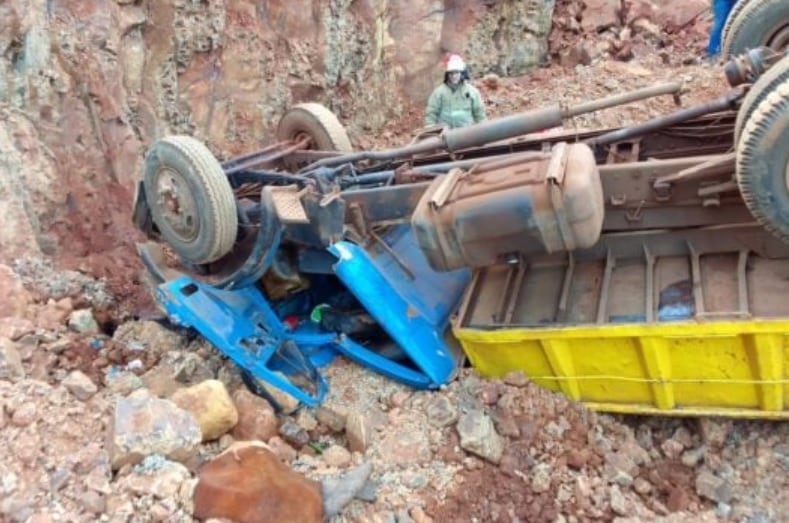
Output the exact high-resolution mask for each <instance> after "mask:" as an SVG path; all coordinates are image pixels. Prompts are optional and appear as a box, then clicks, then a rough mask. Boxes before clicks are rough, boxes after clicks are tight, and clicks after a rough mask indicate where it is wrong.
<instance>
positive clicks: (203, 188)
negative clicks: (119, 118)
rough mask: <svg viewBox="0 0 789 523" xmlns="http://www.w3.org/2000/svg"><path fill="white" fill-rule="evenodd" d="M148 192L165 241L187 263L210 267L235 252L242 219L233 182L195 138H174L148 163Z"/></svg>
mask: <svg viewBox="0 0 789 523" xmlns="http://www.w3.org/2000/svg"><path fill="white" fill-rule="evenodd" d="M143 186H144V189H145V196H146V199H147V203H148V207H149V208H150V211H151V217H152V219H153V222H154V223H155V224H156V226H157V228H158V229H159V231H160V233H161V236H162V238H163V239H164V240H165V241H166V242H167V243H168V244H169V245H170V247H172V249H173V250H174V251H175V252H176V253H177V254H178V255H179V256H181V257H182V258H184V259H185V260H187V261H189V262H191V263H195V264H204V263H210V262H213V261H216V260H218V259H219V258H221V257H223V256H224V255H225V254H227V253H228V252H230V250H231V249H232V248H233V244H234V243H235V241H236V234H237V230H238V214H237V211H236V201H235V196H234V194H233V189H232V187H231V186H230V182H229V181H228V179H227V176H225V173H224V171H223V170H222V166H221V165H220V164H219V162H218V161H217V159H216V158H215V157H214V155H213V154H211V151H209V150H208V148H207V147H206V146H205V145H204V144H203V143H202V142H200V141H198V140H196V139H194V138H192V137H190V136H169V137H166V138H163V139H161V140H158V141H157V142H156V143H154V144H153V146H152V147H151V149H150V150H149V152H148V154H147V155H146V157H145V166H144V174H143Z"/></svg>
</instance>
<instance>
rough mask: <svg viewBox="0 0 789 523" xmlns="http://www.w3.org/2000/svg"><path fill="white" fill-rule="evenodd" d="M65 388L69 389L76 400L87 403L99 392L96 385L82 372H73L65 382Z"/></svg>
mask: <svg viewBox="0 0 789 523" xmlns="http://www.w3.org/2000/svg"><path fill="white" fill-rule="evenodd" d="M63 386H64V387H66V389H68V391H69V392H70V393H72V394H73V395H74V397H75V398H77V399H78V400H81V401H87V400H89V399H90V398H92V397H93V395H94V394H96V392H97V391H98V390H99V389H98V387H96V385H95V384H94V383H93V382H92V381H90V378H88V377H87V376H86V375H85V374H84V373H83V372H82V371H79V370H75V371H72V372H71V373H70V374H69V375H68V376H66V379H64V380H63Z"/></svg>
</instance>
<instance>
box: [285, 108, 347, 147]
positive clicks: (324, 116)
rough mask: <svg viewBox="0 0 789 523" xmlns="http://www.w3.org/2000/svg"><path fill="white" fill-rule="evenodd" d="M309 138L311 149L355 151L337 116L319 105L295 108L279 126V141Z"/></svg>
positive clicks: (289, 111)
mask: <svg viewBox="0 0 789 523" xmlns="http://www.w3.org/2000/svg"><path fill="white" fill-rule="evenodd" d="M302 136H309V137H310V139H311V140H312V144H311V146H310V149H313V150H320V151H338V152H342V153H349V152H352V151H353V147H352V146H351V140H350V139H349V138H348V133H347V132H346V131H345V127H343V125H342V124H341V123H340V121H339V120H338V119H337V116H335V114H334V113H333V112H331V111H330V110H329V109H327V108H326V107H324V106H323V105H321V104H318V103H303V104H299V105H296V106H293V107H292V108H290V109H289V110H288V112H286V113H285V115H284V116H283V117H282V119H281V120H280V121H279V125H278V126H277V139H278V140H280V141H285V140H295V139H299V138H300V137H302Z"/></svg>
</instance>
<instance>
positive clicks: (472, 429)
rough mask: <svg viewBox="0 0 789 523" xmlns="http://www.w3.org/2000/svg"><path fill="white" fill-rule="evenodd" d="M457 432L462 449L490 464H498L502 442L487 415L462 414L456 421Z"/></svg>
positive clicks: (476, 411) (477, 412)
mask: <svg viewBox="0 0 789 523" xmlns="http://www.w3.org/2000/svg"><path fill="white" fill-rule="evenodd" d="M457 431H458V434H459V435H460V446H461V447H462V448H463V449H465V450H467V451H468V452H471V453H472V454H476V455H477V456H479V457H481V458H483V459H486V460H488V461H490V462H491V463H495V464H498V463H499V462H500V461H501V456H502V454H503V453H504V441H503V440H502V438H501V436H499V435H498V433H497V432H496V429H495V427H494V426H493V421H492V420H491V419H490V417H489V416H488V415H487V414H485V413H484V412H482V411H479V410H472V411H470V412H469V413H467V414H464V415H463V416H461V417H460V420H459V421H458V424H457Z"/></svg>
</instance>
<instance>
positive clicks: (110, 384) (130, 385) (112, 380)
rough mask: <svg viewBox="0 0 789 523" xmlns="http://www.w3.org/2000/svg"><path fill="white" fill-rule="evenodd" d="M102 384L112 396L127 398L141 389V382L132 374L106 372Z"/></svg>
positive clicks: (126, 372)
mask: <svg viewBox="0 0 789 523" xmlns="http://www.w3.org/2000/svg"><path fill="white" fill-rule="evenodd" d="M104 384H105V385H106V386H107V388H108V389H109V390H110V391H112V392H113V393H114V394H118V395H120V396H128V395H129V394H131V393H132V392H134V391H135V390H137V389H139V388H142V387H143V380H142V379H140V377H139V376H137V375H136V374H134V373H133V372H128V371H108V372H107V375H106V376H105V377H104Z"/></svg>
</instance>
